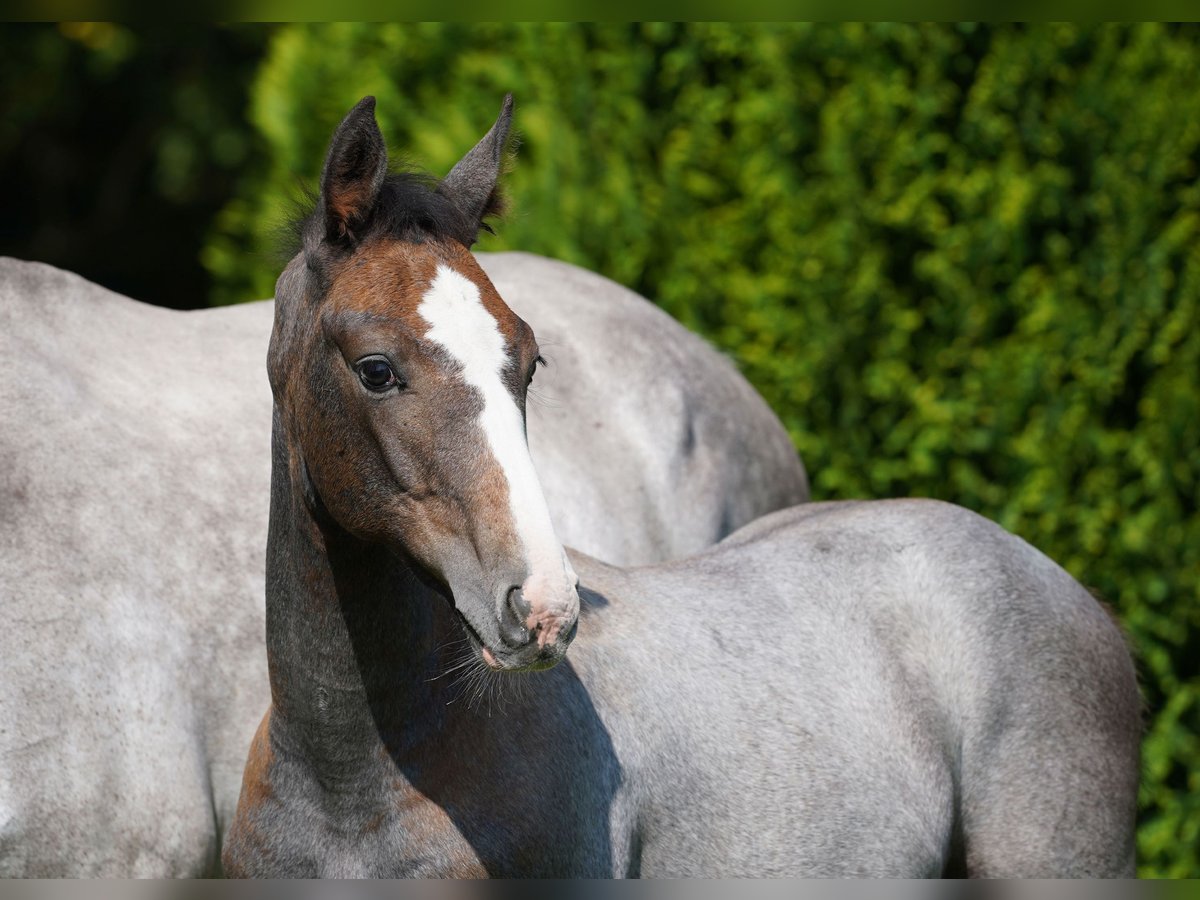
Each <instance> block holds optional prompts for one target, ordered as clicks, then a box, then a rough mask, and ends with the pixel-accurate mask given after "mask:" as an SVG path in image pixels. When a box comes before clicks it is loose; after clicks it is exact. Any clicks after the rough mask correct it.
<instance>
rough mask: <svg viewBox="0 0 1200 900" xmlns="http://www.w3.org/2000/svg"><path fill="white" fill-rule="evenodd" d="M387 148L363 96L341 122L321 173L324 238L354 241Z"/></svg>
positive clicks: (375, 195) (371, 101) (373, 198)
mask: <svg viewBox="0 0 1200 900" xmlns="http://www.w3.org/2000/svg"><path fill="white" fill-rule="evenodd" d="M387 162H388V160H387V147H386V145H385V144H384V142H383V134H381V133H380V131H379V125H378V124H376V122H375V98H374V97H363V98H362V99H361V100H360V101H358V103H357V104H356V105H355V107H354V109H352V110H350V112H348V113H347V114H346V118H344V119H342V124H341V125H339V126H338V127H337V131H335V132H334V133H333V140H332V141H330V143H329V155H328V156H327V157H325V169H324V171H322V173H321V214H322V218H323V219H324V224H325V239H326V240H327V241H330V242H332V243H344V242H347V241H348V242H351V243H353V241H354V240H355V238H356V237H357V236H358V235H357V233H358V232H359V231H360V229H361V228H362V226H363V225H365V224H366V223H367V221H368V220H369V219H370V217H371V213H372V212H374V210H375V204H376V202H377V201H378V199H379V191H380V188H382V187H383V179H384V177H385V176H386V175H387Z"/></svg>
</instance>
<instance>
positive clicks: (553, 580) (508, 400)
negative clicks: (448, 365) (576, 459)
mask: <svg viewBox="0 0 1200 900" xmlns="http://www.w3.org/2000/svg"><path fill="white" fill-rule="evenodd" d="M417 313H418V314H419V315H420V316H421V317H422V318H423V319H424V320H425V321H426V322H428V323H429V330H428V331H427V332H426V333H425V338H426V339H427V340H429V341H432V342H434V343H436V344H438V345H439V346H440V347H441V348H442V349H443V350H444V351H445V352H446V353H447V354H449V356H450V357H451V358H452V359H453V360H454V361H455V362H457V363H458V364H459V365H460V366H461V367H462V379H463V381H465V382H466V383H467V384H469V385H471V387H473V388H475V389H476V390H477V391H479V393H480V394H481V395H482V397H483V411H482V412H481V413H480V414H479V426H480V427H481V428H482V429H483V433H484V434H485V435H486V436H487V440H488V444H489V446H490V447H491V451H492V454H493V455H494V456H495V458H496V461H497V462H498V463H499V465H500V469H501V471H502V472H503V473H504V477H505V479H506V480H507V481H508V504H509V509H510V510H511V512H512V516H513V525H514V527H515V529H516V532H517V534H518V536H519V537H520V540H521V545H522V549H523V551H524V554H525V561H526V564H527V565H528V568H529V579H528V581H527V582H526V584H525V585H524V587H525V590H526V595H527V598H528V599H529V600H530V601H531V602H533V601H534V600H535V597H536V596H537V595H538V594H541V593H543V592H542V590H540V588H546V589H548V590H547V595H548V596H550V597H555V596H559V595H561V593H562V592H561V585H562V584H563V580H564V579H565V580H566V584H567V585H568V586H573V585H574V583H575V573H574V572H573V571H572V570H571V565H570V563H569V562H568V561H567V558H566V554H565V553H564V552H563V549H562V544H561V543H559V541H558V538H557V536H556V535H555V534H554V526H553V524H551V521H550V510H549V509H548V508H547V506H546V498H545V495H544V494H543V493H542V485H541V482H540V481H538V477H537V473H536V472H535V471H534V468H533V459H532V458H531V457H530V455H529V445H528V443H527V441H526V439H525V427H524V423H523V422H522V420H521V412H520V410H519V409H518V408H517V404H516V402H515V401H514V400H513V397H512V394H510V393H509V391H508V388H507V387H505V384H504V374H503V373H504V369H505V368H506V367H507V365H508V363H509V356H508V352H507V351H506V349H505V341H504V335H503V334H501V332H500V326H499V323H497V322H496V319H495V317H494V316H492V314H491V313H489V312H488V311H487V308H486V307H485V306H484V305H483V299H482V297H481V296H480V294H479V287H478V286H477V285H476V284H475V283H474V282H473V281H471V280H470V279H469V278H466V277H465V276H463V275H462V274H460V273H459V272H456V271H455V270H454V269H452V268H450V267H449V266H446V265H439V266H438V268H437V272H436V274H435V275H434V279H433V281H432V282H431V283H430V285H429V289H428V290H427V291H426V292H425V295H424V296H423V297H422V298H421V303H420V305H419V306H418V307H417ZM556 587H558V588H559V590H555V588H556Z"/></svg>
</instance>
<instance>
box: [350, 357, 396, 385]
mask: <svg viewBox="0 0 1200 900" xmlns="http://www.w3.org/2000/svg"><path fill="white" fill-rule="evenodd" d="M356 368H357V369H358V380H359V381H361V382H362V383H363V386H364V387H366V388H368V389H369V390H372V391H386V390H387V389H388V388H390V387H391V386H392V385H394V384H396V381H397V378H396V373H395V372H394V371H392V367H391V365H390V364H389V363H388V361H387V360H385V359H379V358H378V357H374V358H372V359H364V360H363V361H362V362H360V363H359V364H358V366H357V367H356Z"/></svg>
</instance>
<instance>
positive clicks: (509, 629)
mask: <svg viewBox="0 0 1200 900" xmlns="http://www.w3.org/2000/svg"><path fill="white" fill-rule="evenodd" d="M529 610H530V606H529V603H528V602H527V601H526V600H525V597H524V595H522V593H521V589H520V588H519V587H514V588H510V589H509V591H508V596H507V597H505V601H504V607H503V608H502V609H501V610H500V638H501V639H502V640H503V641H504V643H506V644H508V645H509V646H510V647H520V646H523V645H524V644H525V643H527V642H528V640H529V629H528V628H526V627H525V621H526V620H527V619H528V618H529Z"/></svg>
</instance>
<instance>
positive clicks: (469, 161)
mask: <svg viewBox="0 0 1200 900" xmlns="http://www.w3.org/2000/svg"><path fill="white" fill-rule="evenodd" d="M512 108H513V98H512V94H505V95H504V103H503V105H502V106H501V107H500V116H499V118H497V119H496V124H494V125H493V126H492V127H491V129H490V130H489V131H488V133H487V134H485V135H484V136H483V140H481V141H480V142H479V143H478V144H476V145H475V146H474V147H473V148H472V149H471V152H469V153H468V154H467V155H466V156H464V157H463V158H462V159H460V160H459V161H458V163H457V164H456V165H455V166H454V168H453V169H451V170H450V174H449V175H447V176H446V177H445V178H444V179H443V180H442V183H441V185H440V186H439V187H438V192H439V193H440V194H442V196H444V197H446V198H447V199H448V200H450V201H451V202H452V203H453V204H454V205H455V206H457V207H458V209H459V210H460V211H461V212H462V213H463V214H464V215H465V216H466V217H467V221H468V222H469V223H470V227H471V229H472V231H471V234H470V238H471V241H470V243H472V244H473V243H475V238H476V237H477V236H478V234H479V229H480V228H481V227H482V228H485V229H487V230H488V231H491V229H490V228H488V226H487V225H484V224H483V220H484V219H485V218H487V217H488V216H491V215H495V214H497V213H499V212H500V211H501V209H502V208H503V205H504V204H503V200H502V199H501V197H500V191H499V189H498V188H497V186H496V182H497V180H498V179H499V177H500V168H501V165H502V163H503V161H504V149H505V145H506V143H507V142H508V133H509V129H510V128H511V126H512Z"/></svg>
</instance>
